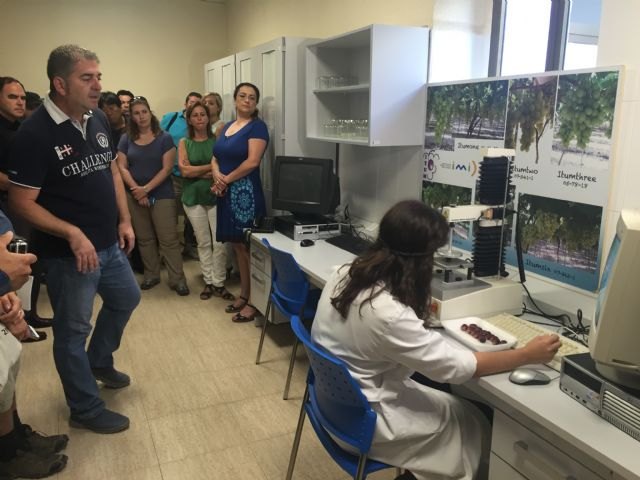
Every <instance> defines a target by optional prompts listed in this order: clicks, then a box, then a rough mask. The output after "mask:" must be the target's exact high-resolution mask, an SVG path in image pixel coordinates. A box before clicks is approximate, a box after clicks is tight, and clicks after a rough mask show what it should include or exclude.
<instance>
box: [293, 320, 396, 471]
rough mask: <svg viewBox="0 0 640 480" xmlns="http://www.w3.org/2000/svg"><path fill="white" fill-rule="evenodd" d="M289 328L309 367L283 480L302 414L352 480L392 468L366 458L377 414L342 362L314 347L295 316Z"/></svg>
mask: <svg viewBox="0 0 640 480" xmlns="http://www.w3.org/2000/svg"><path fill="white" fill-rule="evenodd" d="M291 328H292V329H293V332H294V333H295V334H296V337H297V338H298V340H299V341H300V342H302V344H303V345H304V348H305V350H306V351H307V355H308V357H309V363H310V364H311V366H310V368H309V374H308V376H307V388H306V390H305V392H304V397H303V399H302V407H301V408H300V417H299V419H298V428H297V429H296V435H295V437H294V439H293V447H292V448H291V456H290V457H289V468H288V470H287V477H286V478H287V480H291V478H292V476H293V468H294V466H295V462H296V456H297V454H298V447H299V445H300V437H301V436H302V427H303V426H304V418H305V413H306V415H307V416H308V417H309V421H310V422H311V426H312V427H313V429H314V430H315V432H316V435H317V436H318V438H319V439H320V442H321V443H322V445H323V446H324V448H325V450H326V451H327V453H329V455H331V458H333V459H334V460H335V462H336V463H337V464H338V465H339V466H340V467H341V468H342V469H343V470H344V471H345V472H347V473H348V474H349V475H351V476H352V477H353V478H354V479H355V480H363V479H365V478H367V475H369V474H370V473H373V472H377V471H379V470H384V469H386V468H395V467H393V466H391V465H387V464H386V463H382V462H377V461H375V460H369V459H368V458H367V454H368V453H369V449H370V448H371V441H372V440H373V434H374V431H375V427H376V417H377V415H376V412H374V411H373V409H372V408H371V406H370V405H369V402H368V401H367V399H366V398H365V396H364V395H363V394H362V391H361V390H360V387H359V386H358V384H357V383H356V381H355V380H354V379H353V377H352V376H351V374H350V373H349V370H348V369H347V367H346V365H345V363H344V362H343V361H342V360H340V359H338V358H336V357H334V356H333V355H331V354H330V353H329V352H327V351H326V350H325V349H324V348H322V347H320V346H318V345H315V344H314V343H313V342H312V341H311V337H310V335H309V332H308V331H307V329H306V328H305V327H304V325H303V324H302V322H301V321H300V319H299V318H298V317H297V316H293V317H291ZM329 433H331V435H333V436H334V437H335V438H338V439H340V440H341V441H343V442H345V443H347V444H348V445H350V446H352V447H353V448H354V449H355V450H357V451H358V453H359V455H358V456H356V455H353V454H351V453H348V452H346V451H345V450H344V449H342V448H341V447H340V446H339V445H338V444H337V443H336V442H335V440H334V439H333V438H332V437H331V435H329ZM398 474H400V471H399V469H398Z"/></svg>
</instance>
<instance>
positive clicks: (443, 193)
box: [422, 181, 471, 240]
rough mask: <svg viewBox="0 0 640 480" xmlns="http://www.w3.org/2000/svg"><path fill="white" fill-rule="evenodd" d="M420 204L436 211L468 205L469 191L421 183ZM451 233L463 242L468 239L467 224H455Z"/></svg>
mask: <svg viewBox="0 0 640 480" xmlns="http://www.w3.org/2000/svg"><path fill="white" fill-rule="evenodd" d="M422 202H423V203H424V204H426V205H429V206H430V207H433V208H435V209H437V210H440V209H441V208H442V207H445V206H449V205H470V204H471V189H470V188H465V187H457V186H455V185H447V184H444V183H436V182H425V181H423V182H422ZM453 231H454V236H458V237H460V238H461V239H465V240H466V239H468V238H469V225H468V224H456V225H455V226H454V229H453Z"/></svg>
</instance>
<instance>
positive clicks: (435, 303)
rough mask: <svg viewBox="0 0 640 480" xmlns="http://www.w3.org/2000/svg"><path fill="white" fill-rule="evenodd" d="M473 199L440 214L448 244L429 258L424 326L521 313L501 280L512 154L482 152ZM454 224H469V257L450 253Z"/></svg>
mask: <svg viewBox="0 0 640 480" xmlns="http://www.w3.org/2000/svg"><path fill="white" fill-rule="evenodd" d="M482 155H483V160H482V163H481V164H480V167H479V180H478V184H477V198H478V200H479V202H480V203H478V204H473V205H453V206H446V207H443V209H442V214H443V215H444V217H445V218H446V219H447V221H448V222H449V226H450V231H449V242H448V245H446V246H445V247H444V248H442V249H440V250H439V251H438V253H437V254H436V256H435V258H434V275H433V280H432V282H431V295H432V298H431V306H430V312H431V314H430V319H429V322H430V324H431V325H432V326H437V325H438V324H439V322H440V321H442V320H449V319H454V318H462V317H469V316H476V317H478V316H479V317H484V316H491V315H495V314H498V313H503V312H506V313H511V314H516V313H521V312H522V286H521V285H520V284H519V283H518V282H516V281H513V280H510V279H508V278H507V276H508V273H507V271H506V269H505V249H506V240H507V232H506V229H505V227H506V225H507V217H508V215H509V210H508V208H507V205H508V204H509V202H510V201H511V195H512V190H511V188H510V187H511V173H512V169H513V157H514V155H515V151H514V150H511V149H503V148H488V149H484V150H483V151H482ZM456 223H473V224H474V243H473V252H472V255H471V258H463V257H464V256H465V255H464V252H463V251H461V250H456V249H454V248H453V232H454V226H455V224H456Z"/></svg>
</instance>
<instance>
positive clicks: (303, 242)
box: [300, 238, 316, 247]
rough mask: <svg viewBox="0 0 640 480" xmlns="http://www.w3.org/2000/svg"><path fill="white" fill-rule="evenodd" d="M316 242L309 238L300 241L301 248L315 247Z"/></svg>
mask: <svg viewBox="0 0 640 480" xmlns="http://www.w3.org/2000/svg"><path fill="white" fill-rule="evenodd" d="M315 244H316V242H314V241H313V240H311V239H309V238H305V239H304V240H300V246H301V247H310V246H311V245H315Z"/></svg>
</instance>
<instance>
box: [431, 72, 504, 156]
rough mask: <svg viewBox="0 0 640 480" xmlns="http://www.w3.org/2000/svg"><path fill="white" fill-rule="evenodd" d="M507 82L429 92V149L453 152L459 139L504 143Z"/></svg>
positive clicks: (453, 86) (438, 88) (450, 87)
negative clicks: (500, 141) (488, 140)
mask: <svg viewBox="0 0 640 480" xmlns="http://www.w3.org/2000/svg"><path fill="white" fill-rule="evenodd" d="M507 88H508V81H507V80H494V81H488V82H476V83H465V84H457V85H440V86H434V87H429V88H428V89H427V127H426V132H425V148H427V149H440V150H448V151H453V150H454V147H455V140H456V139H461V138H464V139H492V140H502V139H504V129H505V114H506V108H507Z"/></svg>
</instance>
